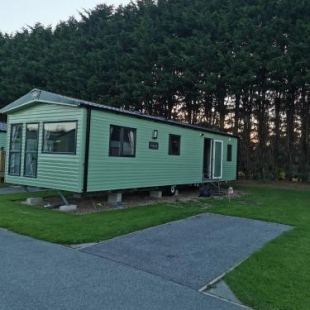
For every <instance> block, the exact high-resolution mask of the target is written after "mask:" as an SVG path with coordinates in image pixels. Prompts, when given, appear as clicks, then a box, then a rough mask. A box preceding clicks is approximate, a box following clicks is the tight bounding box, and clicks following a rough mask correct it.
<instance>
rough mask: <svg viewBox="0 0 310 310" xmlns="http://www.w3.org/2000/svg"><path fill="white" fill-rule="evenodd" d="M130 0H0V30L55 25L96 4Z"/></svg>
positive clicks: (8, 31) (9, 31)
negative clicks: (36, 25) (38, 24)
mask: <svg viewBox="0 0 310 310" xmlns="http://www.w3.org/2000/svg"><path fill="white" fill-rule="evenodd" d="M129 2H130V0H0V32H2V33H9V34H14V33H15V32H16V31H19V30H21V29H22V28H23V27H25V28H27V26H28V25H29V26H34V25H35V24H36V23H38V22H39V23H41V24H42V25H44V26H45V27H46V26H49V25H52V27H55V26H56V25H57V24H58V22H60V21H67V20H68V19H69V17H70V16H74V17H75V18H77V19H78V17H79V14H78V12H79V11H80V12H83V9H87V10H88V9H93V8H95V6H96V5H98V4H102V3H105V4H107V5H114V6H116V7H117V6H119V5H120V4H122V5H126V4H128V3H129Z"/></svg>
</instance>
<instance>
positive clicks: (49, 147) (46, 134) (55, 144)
mask: <svg viewBox="0 0 310 310" xmlns="http://www.w3.org/2000/svg"><path fill="white" fill-rule="evenodd" d="M43 127H44V128H43V146H42V152H43V153H60V154H75V152H76V127H77V122H75V121H74V122H57V123H44V124H43Z"/></svg>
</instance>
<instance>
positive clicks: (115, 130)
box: [109, 125, 136, 157]
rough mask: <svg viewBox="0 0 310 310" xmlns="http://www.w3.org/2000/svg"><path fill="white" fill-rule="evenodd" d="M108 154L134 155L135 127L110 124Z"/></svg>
mask: <svg viewBox="0 0 310 310" xmlns="http://www.w3.org/2000/svg"><path fill="white" fill-rule="evenodd" d="M109 155H110V156H121V157H134V156H135V155H136V129H134V128H128V127H120V126H115V125H111V126H110V148H109Z"/></svg>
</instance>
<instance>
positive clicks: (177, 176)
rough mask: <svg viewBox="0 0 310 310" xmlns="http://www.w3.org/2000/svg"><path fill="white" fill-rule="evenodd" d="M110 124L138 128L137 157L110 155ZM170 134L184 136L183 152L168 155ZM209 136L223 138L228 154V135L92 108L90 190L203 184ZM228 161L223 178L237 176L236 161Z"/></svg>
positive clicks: (182, 138)
mask: <svg viewBox="0 0 310 310" xmlns="http://www.w3.org/2000/svg"><path fill="white" fill-rule="evenodd" d="M111 124H112V125H118V126H125V127H130V128H136V134H137V135H136V156H135V157H110V156H109V131H110V125H111ZM155 129H156V130H158V138H157V139H156V140H153V139H152V133H153V130H155ZM169 134H174V135H180V136H181V152H180V155H168V150H169V145H168V142H169ZM206 137H208V138H211V139H218V140H220V139H222V140H224V143H223V156H226V149H225V148H226V144H227V142H228V139H229V137H227V136H222V135H217V134H213V133H207V132H204V136H202V135H201V131H197V130H193V129H188V128H185V127H180V126H173V125H169V124H165V123H162V122H155V121H150V120H144V119H140V118H137V117H130V116H126V115H121V114H114V113H108V112H104V111H100V110H92V116H91V128H90V149H89V170H88V188H87V190H88V191H89V192H92V191H100V190H114V189H133V188H143V187H152V186H165V185H178V184H190V183H201V182H202V181H203V180H202V176H203V145H204V138H206ZM231 139H235V138H231ZM149 142H157V143H158V149H157V150H155V149H149ZM235 150H236V147H235ZM233 152H234V151H233ZM234 156H235V155H234ZM235 159H236V156H235V157H234V160H235ZM225 164H226V161H223V179H224V177H227V178H228V179H235V176H236V173H235V169H236V167H235V162H234V163H230V164H229V165H227V166H225ZM225 174H226V175H225Z"/></svg>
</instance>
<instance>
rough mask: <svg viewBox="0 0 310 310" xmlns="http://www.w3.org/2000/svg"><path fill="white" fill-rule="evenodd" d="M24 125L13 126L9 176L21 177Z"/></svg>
mask: <svg viewBox="0 0 310 310" xmlns="http://www.w3.org/2000/svg"><path fill="white" fill-rule="evenodd" d="M22 137H23V125H22V124H12V125H11V136H10V150H9V171H8V173H9V175H17V176H19V175H20V167H21V151H22Z"/></svg>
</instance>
